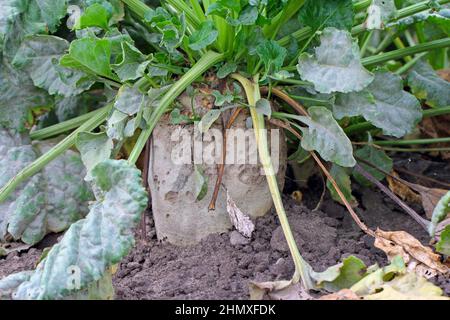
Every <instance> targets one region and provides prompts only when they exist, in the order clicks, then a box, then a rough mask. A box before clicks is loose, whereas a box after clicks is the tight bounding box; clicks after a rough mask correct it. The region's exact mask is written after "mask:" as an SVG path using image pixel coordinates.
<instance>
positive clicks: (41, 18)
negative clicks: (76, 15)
mask: <svg viewBox="0 0 450 320" xmlns="http://www.w3.org/2000/svg"><path fill="white" fill-rule="evenodd" d="M67 2H68V1H67V0H33V1H19V0H0V52H1V51H2V50H3V49H5V50H8V51H13V50H14V49H15V48H13V47H15V45H14V46H12V45H11V44H12V43H14V44H16V43H20V41H21V40H22V39H23V38H24V37H25V36H26V35H33V34H39V33H47V32H49V31H50V32H55V31H56V28H57V26H58V25H59V23H60V20H61V19H62V18H63V17H64V16H65V15H66V9H67ZM9 41H11V42H12V43H9Z"/></svg>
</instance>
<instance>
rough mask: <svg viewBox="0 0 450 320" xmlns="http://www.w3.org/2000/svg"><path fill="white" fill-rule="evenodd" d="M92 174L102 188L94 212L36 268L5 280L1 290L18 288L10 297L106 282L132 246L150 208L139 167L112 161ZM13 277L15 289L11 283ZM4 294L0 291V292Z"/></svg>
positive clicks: (56, 293)
mask: <svg viewBox="0 0 450 320" xmlns="http://www.w3.org/2000/svg"><path fill="white" fill-rule="evenodd" d="M92 175H93V178H94V180H93V181H94V183H95V187H96V189H97V191H98V192H97V201H96V202H94V203H93V204H92V205H91V209H90V212H89V214H88V215H87V216H86V218H85V219H83V220H80V221H78V222H76V223H74V224H73V225H72V226H71V227H70V228H69V230H67V232H66V233H65V235H64V237H63V239H62V240H61V242H60V243H58V244H56V245H55V246H54V247H53V248H52V249H51V250H50V251H49V253H48V255H47V256H46V258H45V259H43V260H42V261H41V262H40V263H39V265H38V266H37V268H36V270H35V271H34V272H31V273H30V272H29V273H25V274H22V275H20V276H18V275H17V274H16V275H12V276H9V277H7V278H5V279H3V280H1V281H0V289H1V288H4V287H6V288H7V289H8V288H9V291H13V293H12V294H11V298H13V299H32V300H36V299H39V300H41V299H63V298H65V297H67V296H71V295H73V294H75V293H77V292H79V291H80V290H84V289H86V288H88V287H89V285H90V284H92V283H93V282H95V281H98V280H101V279H102V277H104V275H105V272H108V271H109V268H110V267H111V266H112V265H114V264H117V263H118V262H120V260H121V259H122V258H123V257H124V256H126V255H127V254H128V253H129V251H130V250H131V248H132V246H133V245H134V236H133V228H134V227H135V226H136V225H137V222H138V221H139V218H140V215H141V213H142V212H143V211H144V210H145V208H146V206H147V193H146V191H145V189H144V188H143V187H142V179H141V174H140V171H139V170H137V169H136V168H135V167H134V166H132V165H130V164H128V163H127V162H126V161H124V160H107V161H105V162H102V163H100V164H98V165H97V166H96V167H95V168H94V169H93V171H92ZM73 270H74V271H75V274H76V275H77V276H79V282H78V284H79V287H78V288H76V287H75V288H74V286H73V284H74V283H72V280H73V279H72V278H71V277H72V273H71V271H73ZM13 281H15V289H14V286H11V285H9V286H7V284H8V283H11V282H13ZM18 282H20V284H18ZM75 283H76V282H75ZM11 288H13V289H11ZM4 295H5V292H2V291H1V290H0V296H4Z"/></svg>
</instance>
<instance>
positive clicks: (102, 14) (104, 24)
mask: <svg viewBox="0 0 450 320" xmlns="http://www.w3.org/2000/svg"><path fill="white" fill-rule="evenodd" d="M109 18H110V13H109V12H108V10H106V8H105V7H104V6H102V5H101V4H99V3H94V4H93V5H91V6H89V7H87V8H86V10H85V11H84V12H83V14H82V15H81V16H80V18H79V19H78V21H77V22H76V23H75V26H74V28H75V29H84V28H89V27H99V28H102V29H103V30H108V29H109V26H108V21H109Z"/></svg>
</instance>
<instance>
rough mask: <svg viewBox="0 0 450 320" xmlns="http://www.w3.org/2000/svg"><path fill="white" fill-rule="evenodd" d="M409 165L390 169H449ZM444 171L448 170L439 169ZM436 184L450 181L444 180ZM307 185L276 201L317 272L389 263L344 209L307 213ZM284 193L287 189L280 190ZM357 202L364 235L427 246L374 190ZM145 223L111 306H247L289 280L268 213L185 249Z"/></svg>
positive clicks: (0, 270)
mask: <svg viewBox="0 0 450 320" xmlns="http://www.w3.org/2000/svg"><path fill="white" fill-rule="evenodd" d="M413 159H414V158H409V159H408V160H405V159H398V160H397V163H398V164H399V165H400V166H401V167H403V168H405V169H407V170H410V169H412V168H419V167H420V168H421V169H420V170H416V171H415V172H416V173H417V172H424V173H428V174H431V175H432V173H433V169H435V168H436V169H437V168H439V171H440V172H450V171H449V169H450V168H449V167H450V164H446V165H444V164H443V163H440V166H438V164H437V163H436V162H434V161H432V160H423V159H420V161H413ZM415 160H418V159H415ZM443 165H444V166H445V168H447V170H442V166H443ZM440 178H441V181H445V182H449V181H450V177H445V178H444V179H442V178H443V177H442V176H441V177H440ZM412 180H414V179H412ZM313 181H314V179H313ZM314 186H315V187H316V188H318V189H320V185H319V184H316V183H314ZM314 186H313V187H312V188H309V191H308V190H305V191H304V192H305V194H306V195H307V196H306V197H305V198H306V199H310V200H309V201H308V202H307V203H306V205H305V204H299V203H297V202H296V201H295V200H294V199H292V198H290V197H288V196H285V197H284V199H283V200H284V203H285V206H286V212H287V214H288V217H289V221H290V225H291V227H292V230H293V232H294V235H295V239H296V241H297V244H298V246H299V248H300V250H301V253H302V255H303V256H304V258H305V259H306V260H307V261H308V262H309V263H310V264H311V266H312V267H313V268H314V269H315V270H317V271H323V270H325V269H326V268H327V267H329V266H332V265H335V264H336V263H339V262H340V261H342V259H343V258H345V257H347V256H350V255H354V256H356V257H358V258H360V259H361V260H363V261H364V262H365V264H366V265H367V266H369V265H372V264H375V263H378V264H379V265H386V264H388V261H387V258H386V256H385V254H384V253H383V252H382V251H381V250H379V249H377V248H375V247H374V245H373V241H374V240H373V238H371V237H370V236H368V235H366V234H364V233H363V232H362V231H361V230H360V229H359V228H358V227H357V226H356V224H355V223H354V222H353V220H352V219H351V217H350V215H349V214H348V213H347V211H346V209H345V208H344V207H343V206H341V205H339V204H337V203H335V202H334V201H333V200H331V199H329V198H328V197H326V198H325V199H324V201H323V203H322V204H321V206H320V210H317V211H314V210H312V209H309V208H308V207H311V208H314V207H315V204H314V203H313V201H314V200H315V199H317V198H318V196H317V194H319V195H320V192H315V190H314V189H315V188H314ZM289 187H290V186H289V184H288V185H287V187H286V188H287V189H288V188H289ZM313 193H316V196H315V197H314V196H313ZM356 196H357V197H358V200H359V203H360V206H359V208H358V209H357V213H358V214H359V215H360V217H361V219H362V220H363V221H364V222H365V223H366V224H367V225H368V226H369V227H370V228H372V229H375V228H377V227H380V228H381V229H383V230H387V231H389V230H405V231H407V232H408V233H410V234H411V235H413V236H414V237H416V238H417V239H418V240H420V241H421V242H422V243H423V244H427V241H429V237H428V235H427V233H426V232H425V231H424V230H423V229H422V228H421V227H420V226H419V225H418V224H417V223H416V222H415V221H413V220H412V219H411V218H410V217H409V216H408V215H407V214H405V213H404V212H403V211H402V210H401V209H400V208H399V207H398V206H397V205H396V204H395V203H394V202H393V201H391V200H390V199H389V198H387V197H386V196H385V195H384V194H382V193H381V192H380V191H378V190H375V189H370V188H361V189H359V192H358V193H356ZM307 206H308V207H307ZM417 209H418V211H419V212H421V209H420V208H417ZM422 211H423V210H422ZM212 214H213V213H212ZM148 220H150V221H149V222H148V226H147V230H148V234H147V239H146V241H140V240H137V241H136V246H135V248H134V249H133V251H132V252H131V253H130V254H129V255H128V256H127V257H126V258H125V259H124V260H123V261H122V262H121V264H120V266H119V268H118V271H117V272H116V274H115V276H114V279H113V283H114V287H115V290H116V299H227V300H232V299H248V298H249V291H248V283H249V281H274V280H283V279H289V278H290V277H291V276H292V274H293V273H294V264H293V262H292V259H291V258H290V257H289V251H288V247H287V243H286V241H285V239H284V235H283V232H282V230H281V227H280V226H279V223H278V221H277V217H276V214H275V212H274V211H273V210H272V212H270V213H269V214H267V215H266V216H265V217H262V218H259V219H257V220H256V223H255V225H256V229H255V232H254V234H253V236H252V238H251V239H247V238H245V237H243V236H241V235H240V234H239V233H237V232H236V231H230V232H229V233H225V234H216V235H210V236H209V237H207V238H206V239H204V240H203V241H201V242H200V243H199V244H197V245H195V246H189V247H177V246H174V245H171V244H168V243H165V242H160V241H158V240H157V239H156V233H155V230H154V226H153V221H152V219H151V218H150V219H148ZM54 241H56V237H55V236H52V238H50V239H49V238H47V239H46V241H44V243H41V244H40V245H39V247H34V248H31V249H29V250H28V252H22V253H18V252H13V253H10V254H9V255H8V256H7V257H6V258H4V259H0V278H2V277H4V276H6V275H8V274H11V273H13V272H18V271H22V270H29V269H32V268H34V267H35V264H36V262H37V261H38V259H39V257H40V255H41V253H42V249H43V248H45V247H46V246H48V245H51V242H54ZM431 281H433V282H434V283H435V284H436V285H438V286H440V287H441V288H442V289H443V290H444V292H445V294H447V295H449V294H450V279H449V277H448V276H442V275H440V276H437V277H435V278H434V279H431Z"/></svg>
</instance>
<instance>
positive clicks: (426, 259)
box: [375, 229, 449, 278]
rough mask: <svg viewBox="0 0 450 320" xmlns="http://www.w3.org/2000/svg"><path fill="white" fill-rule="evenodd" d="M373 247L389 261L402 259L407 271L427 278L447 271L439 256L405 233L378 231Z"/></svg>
mask: <svg viewBox="0 0 450 320" xmlns="http://www.w3.org/2000/svg"><path fill="white" fill-rule="evenodd" d="M375 247H377V248H378V249H380V250H382V251H384V252H385V253H386V255H387V257H388V259H389V260H390V261H392V260H393V259H394V258H395V257H397V256H400V257H402V258H403V261H404V262H405V264H406V265H407V267H408V269H409V270H411V271H415V272H416V273H418V274H419V275H421V276H424V277H427V278H429V277H433V276H435V275H436V274H438V273H441V274H446V273H447V272H448V271H449V270H448V268H447V267H446V266H445V265H444V264H442V262H441V261H440V255H438V254H436V253H434V252H433V250H432V249H431V248H429V247H425V246H424V245H422V244H421V243H420V241H419V240H417V239H416V238H414V237H413V236H412V235H410V234H409V233H407V232H405V231H383V230H380V229H378V230H377V231H376V238H375Z"/></svg>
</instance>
